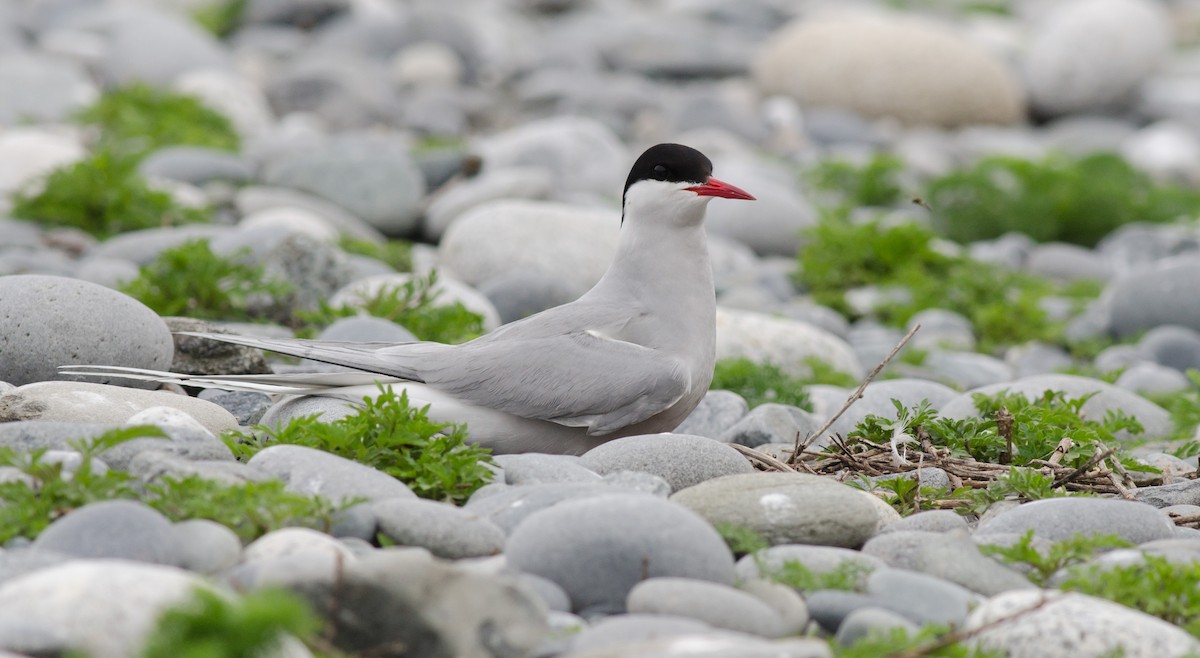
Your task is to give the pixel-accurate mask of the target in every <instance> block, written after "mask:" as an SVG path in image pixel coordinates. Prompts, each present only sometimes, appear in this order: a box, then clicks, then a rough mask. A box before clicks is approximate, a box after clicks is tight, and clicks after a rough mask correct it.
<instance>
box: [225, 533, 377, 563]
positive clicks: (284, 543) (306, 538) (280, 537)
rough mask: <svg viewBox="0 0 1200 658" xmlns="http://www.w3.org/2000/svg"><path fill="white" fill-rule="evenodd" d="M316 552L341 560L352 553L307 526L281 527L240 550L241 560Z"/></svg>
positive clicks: (330, 538) (348, 557) (337, 542)
mask: <svg viewBox="0 0 1200 658" xmlns="http://www.w3.org/2000/svg"><path fill="white" fill-rule="evenodd" d="M309 552H318V553H324V554H326V555H332V556H334V557H340V559H342V560H346V561H349V560H353V559H354V553H352V552H351V551H350V549H349V548H346V546H345V545H344V544H342V543H341V542H339V541H338V540H336V539H334V538H333V537H330V536H329V535H327V534H325V533H323V532H317V531H316V530H310V529H308V528H281V529H279V530H273V531H271V532H268V533H267V534H265V535H263V536H262V537H259V538H258V539H255V540H254V541H253V542H250V545H248V546H246V548H245V549H244V550H243V551H242V562H257V561H260V560H275V559H278V558H281V557H285V556H288V555H296V554H299V553H309Z"/></svg>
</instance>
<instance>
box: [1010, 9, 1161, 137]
mask: <svg viewBox="0 0 1200 658" xmlns="http://www.w3.org/2000/svg"><path fill="white" fill-rule="evenodd" d="M1171 41H1172V38H1171V26H1170V22H1169V20H1168V18H1167V16H1166V10H1165V9H1164V8H1163V7H1162V6H1161V5H1159V3H1156V2H1151V1H1149V0H1079V1H1077V2H1070V3H1062V4H1061V5H1059V7H1058V8H1057V9H1056V10H1055V11H1052V12H1050V14H1049V15H1048V16H1047V17H1046V19H1045V21H1044V22H1043V23H1042V24H1041V25H1040V26H1038V27H1037V28H1036V30H1035V32H1034V34H1033V39H1032V43H1031V44H1030V46H1029V51H1028V53H1027V54H1026V56H1025V64H1024V72H1025V80H1026V85H1027V87H1028V89H1029V95H1030V100H1031V101H1032V103H1033V105H1034V107H1036V108H1037V109H1038V110H1039V111H1040V112H1042V113H1044V114H1051V115H1059V114H1069V113H1072V112H1084V111H1098V110H1105V109H1109V108H1111V107H1113V106H1114V105H1120V104H1122V103H1124V102H1126V101H1128V100H1130V97H1131V96H1132V95H1133V94H1134V92H1136V91H1137V89H1138V87H1139V86H1140V85H1141V84H1142V83H1143V82H1144V81H1145V80H1146V79H1147V77H1148V76H1149V75H1150V74H1151V73H1153V72H1154V71H1156V70H1157V69H1158V68H1159V67H1161V66H1162V65H1163V64H1164V63H1165V62H1166V59H1167V57H1168V56H1169V54H1170V50H1171V47H1172V44H1171Z"/></svg>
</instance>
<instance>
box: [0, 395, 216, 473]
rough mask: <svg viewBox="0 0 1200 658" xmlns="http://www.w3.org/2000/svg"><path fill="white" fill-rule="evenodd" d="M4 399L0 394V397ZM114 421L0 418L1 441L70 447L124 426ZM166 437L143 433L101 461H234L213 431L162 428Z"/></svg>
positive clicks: (23, 446)
mask: <svg viewBox="0 0 1200 658" xmlns="http://www.w3.org/2000/svg"><path fill="white" fill-rule="evenodd" d="M0 399H3V398H0ZM124 427H125V425H123V424H116V423H112V424H110V423H69V422H56V421H14V422H0V445H6V446H10V447H12V448H14V449H16V450H18V451H24V452H30V451H33V450H37V449H41V448H46V449H49V450H73V449H74V447H73V444H75V443H76V442H79V441H93V440H95V439H96V438H97V437H99V436H101V435H102V434H104V433H106V432H109V431H112V430H115V429H121V428H124ZM164 431H165V432H166V434H167V436H168V438H166V439H163V438H158V437H145V438H137V439H132V440H130V441H125V442H124V443H121V444H120V445H118V446H115V447H113V448H109V449H108V450H105V451H104V452H103V453H101V454H100V457H101V458H102V459H103V460H104V463H106V464H108V465H109V466H110V467H111V468H113V469H116V470H118V471H123V470H127V469H128V468H129V467H130V462H131V461H132V460H133V458H134V457H136V456H137V455H138V454H140V453H142V452H147V451H155V452H165V453H169V454H173V455H178V456H180V457H183V458H186V459H190V460H217V461H230V462H231V461H233V453H232V452H230V451H229V447H228V446H226V445H225V443H224V442H222V441H221V440H220V439H218V438H216V437H215V436H213V434H212V432H209V431H203V432H196V431H189V430H180V429H177V428H171V427H167V428H164Z"/></svg>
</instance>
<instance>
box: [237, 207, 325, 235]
mask: <svg viewBox="0 0 1200 658" xmlns="http://www.w3.org/2000/svg"><path fill="white" fill-rule="evenodd" d="M262 227H272V228H275V229H277V230H279V231H281V232H292V233H301V234H304V235H307V236H308V237H310V238H313V239H315V240H318V241H320V242H328V243H330V244H337V243H338V237H339V235H340V233H339V231H338V229H337V227H336V226H334V225H333V224H332V223H331V222H329V221H328V220H327V219H325V218H324V217H322V216H321V215H318V214H317V213H315V212H312V211H309V210H306V209H304V208H297V207H295V206H275V207H273V208H267V209H265V210H259V211H257V212H254V213H251V214H249V215H247V216H245V217H243V218H242V221H240V222H238V228H239V229H241V230H252V229H257V228H262Z"/></svg>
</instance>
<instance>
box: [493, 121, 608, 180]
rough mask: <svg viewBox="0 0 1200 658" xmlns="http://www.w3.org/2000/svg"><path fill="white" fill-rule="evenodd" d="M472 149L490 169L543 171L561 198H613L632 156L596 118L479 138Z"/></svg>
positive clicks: (535, 124) (533, 124) (535, 125)
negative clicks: (589, 196)
mask: <svg viewBox="0 0 1200 658" xmlns="http://www.w3.org/2000/svg"><path fill="white" fill-rule="evenodd" d="M472 150H473V151H475V152H476V153H478V154H479V156H480V157H482V158H483V161H484V163H486V164H487V166H489V167H496V168H506V167H514V166H526V167H539V168H541V169H543V170H545V171H547V172H548V173H549V174H550V175H551V176H552V177H553V178H552V181H553V182H552V185H551V187H550V189H551V190H552V191H554V192H555V193H557V194H558V195H570V194H572V193H589V194H593V195H600V196H609V195H612V194H615V193H616V192H617V190H619V189H621V184H622V182H623V181H622V178H623V176H624V172H625V171H626V169H627V168H628V167H629V162H630V157H629V153H628V151H627V150H626V149H625V147H624V146H623V145H622V144H621V141H620V140H619V139H618V138H617V136H616V135H614V134H613V132H612V130H610V129H609V128H608V127H607V126H605V125H604V124H603V123H600V122H599V121H596V120H595V119H589V118H584V117H575V116H562V117H555V118H550V119H540V120H535V121H531V122H528V123H525V124H522V125H520V126H518V127H516V128H513V129H511V130H508V131H505V132H501V133H497V134H494V135H491V136H489V137H487V138H484V139H480V140H477V141H476V142H475V143H474V144H473V149H472Z"/></svg>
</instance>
